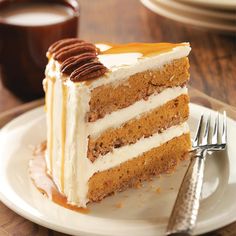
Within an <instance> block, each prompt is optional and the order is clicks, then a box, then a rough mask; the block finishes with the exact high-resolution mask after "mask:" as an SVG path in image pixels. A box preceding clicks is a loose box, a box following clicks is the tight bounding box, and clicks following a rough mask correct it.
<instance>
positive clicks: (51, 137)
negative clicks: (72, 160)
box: [49, 80, 55, 175]
mask: <svg viewBox="0 0 236 236" xmlns="http://www.w3.org/2000/svg"><path fill="white" fill-rule="evenodd" d="M50 81H51V83H52V84H51V97H50V100H51V101H50V103H51V105H50V127H51V130H50V138H49V139H50V142H49V143H50V145H49V160H50V169H51V173H50V174H51V175H53V117H54V112H53V109H54V83H55V80H50Z"/></svg>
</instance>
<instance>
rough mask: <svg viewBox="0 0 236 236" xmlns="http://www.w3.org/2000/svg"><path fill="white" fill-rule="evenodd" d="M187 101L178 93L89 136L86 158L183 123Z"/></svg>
mask: <svg viewBox="0 0 236 236" xmlns="http://www.w3.org/2000/svg"><path fill="white" fill-rule="evenodd" d="M188 102H189V97H188V95H186V94H184V95H180V96H179V97H177V98H176V99H173V100H171V101H169V102H167V103H166V104H164V105H162V106H160V107H157V108H156V109H153V110H151V111H150V112H148V113H145V114H143V115H141V116H140V117H139V118H135V119H132V120H130V121H128V122H126V123H125V124H123V125H122V126H121V127H118V128H115V129H114V128H110V129H108V130H106V131H105V132H103V133H102V134H101V135H100V136H99V137H98V138H93V137H90V138H89V144H88V158H89V159H90V160H91V161H94V160H95V159H97V158H98V157H99V156H102V155H105V154H106V153H108V152H111V151H112V150H113V149H114V148H119V147H122V146H125V145H129V144H133V143H135V142H136V141H137V140H139V139H140V138H142V137H145V138H147V137H149V136H151V135H153V134H155V133H157V132H158V133H160V132H163V130H165V129H167V128H169V127H171V126H174V125H178V124H180V123H183V122H184V121H185V120H186V119H187V118H188V115H189V108H188Z"/></svg>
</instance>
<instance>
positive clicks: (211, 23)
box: [140, 0, 236, 33]
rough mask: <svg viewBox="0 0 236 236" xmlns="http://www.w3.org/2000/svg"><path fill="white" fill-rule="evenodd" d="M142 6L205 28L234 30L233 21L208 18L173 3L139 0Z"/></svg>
mask: <svg viewBox="0 0 236 236" xmlns="http://www.w3.org/2000/svg"><path fill="white" fill-rule="evenodd" d="M140 1H141V2H142V4H143V5H144V6H146V7H147V8H148V9H150V10H151V11H153V12H155V13H157V14H159V15H161V16H164V17H167V18H170V19H172V20H175V21H178V22H181V23H185V24H190V25H193V26H197V27H202V28H205V29H213V30H218V31H221V32H231V33H232V32H233V33H234V32H236V25H235V21H233V20H232V21H231V20H219V19H215V18H209V17H208V16H206V15H205V16H204V15H199V14H193V13H191V12H188V11H184V10H182V11H181V10H180V9H177V8H176V6H175V5H173V6H172V4H169V5H167V4H166V3H165V2H163V1H161V0H156V1H155V0H140Z"/></svg>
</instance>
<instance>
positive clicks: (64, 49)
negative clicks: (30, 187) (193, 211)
mask: <svg viewBox="0 0 236 236" xmlns="http://www.w3.org/2000/svg"><path fill="white" fill-rule="evenodd" d="M189 52H190V46H189V44H188V43H179V44H172V43H129V44H96V45H94V44H92V43H89V42H85V41H82V40H79V39H76V38H74V39H64V40H61V41H58V42H56V43H54V44H53V45H52V46H51V47H50V48H49V50H48V53H47V56H48V59H49V62H48V65H47V67H46V78H45V80H44V87H45V92H46V113H47V151H46V163H47V170H48V173H49V174H50V175H51V177H52V179H53V181H54V182H55V184H56V185H57V187H58V189H59V190H60V192H61V193H62V194H64V195H65V196H66V197H67V200H68V203H70V204H74V205H77V206H81V207H86V204H87V203H88V202H93V201H99V200H101V199H103V198H104V197H106V196H108V195H110V194H112V193H114V192H117V191H122V190H124V189H126V188H128V187H131V186H134V185H136V184H137V183H138V182H140V181H143V180H146V179H149V178H150V177H151V176H154V175H159V174H162V173H166V172H170V171H172V170H174V169H175V167H176V165H177V164H178V162H179V161H180V160H182V159H184V156H185V154H186V152H188V150H189V149H190V135H189V127H188V125H187V123H186V120H187V119H188V116H189V97H188V94H187V88H186V84H187V82H188V80H189V61H188V58H187V56H188V54H189Z"/></svg>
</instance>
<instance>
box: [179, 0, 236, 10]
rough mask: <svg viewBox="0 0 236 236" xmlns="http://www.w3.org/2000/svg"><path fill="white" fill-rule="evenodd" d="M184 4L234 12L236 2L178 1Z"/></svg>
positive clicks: (220, 0)
mask: <svg viewBox="0 0 236 236" xmlns="http://www.w3.org/2000/svg"><path fill="white" fill-rule="evenodd" d="M179 1H180V2H184V3H186V4H193V5H198V6H201V7H208V8H218V9H222V10H223V9H226V10H231V11H233V10H236V1H235V0H179Z"/></svg>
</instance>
